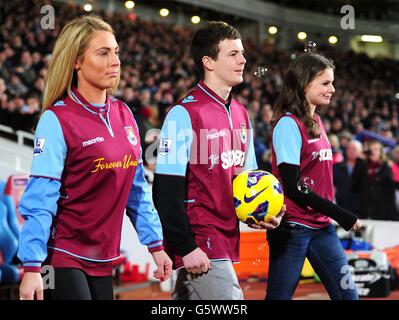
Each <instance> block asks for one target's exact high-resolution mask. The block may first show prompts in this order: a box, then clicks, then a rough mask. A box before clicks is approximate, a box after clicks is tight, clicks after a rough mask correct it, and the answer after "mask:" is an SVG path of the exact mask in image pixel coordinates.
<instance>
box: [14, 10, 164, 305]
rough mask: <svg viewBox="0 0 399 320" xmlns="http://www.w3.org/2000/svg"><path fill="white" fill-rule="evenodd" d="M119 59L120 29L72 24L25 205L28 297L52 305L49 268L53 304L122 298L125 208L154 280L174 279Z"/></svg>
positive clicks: (49, 85)
mask: <svg viewBox="0 0 399 320" xmlns="http://www.w3.org/2000/svg"><path fill="white" fill-rule="evenodd" d="M118 55H119V47H118V44H117V42H116V39H115V36H114V32H113V30H112V28H111V26H110V25H109V24H107V23H106V22H104V21H103V20H101V19H100V18H98V17H94V16H85V17H81V18H77V19H74V20H72V21H71V22H69V23H68V24H67V25H66V26H65V27H64V28H63V30H62V31H61V33H60V35H59V37H58V40H57V42H56V44H55V47H54V51H53V55H52V60H51V63H50V66H49V69H48V75H47V79H46V86H45V90H44V95H43V103H42V110H43V113H42V116H41V118H40V121H39V123H38V126H37V130H36V137H35V147H34V155H33V162H32V170H31V179H30V181H29V184H28V186H27V188H26V191H25V193H24V195H23V197H22V199H21V202H20V207H19V209H20V212H21V214H22V216H23V217H24V218H25V220H26V221H25V224H24V227H23V230H22V232H21V235H20V248H19V252H18V257H19V259H20V260H21V261H22V262H23V264H24V277H23V280H22V283H21V287H20V298H21V299H24V300H29V299H34V298H36V299H43V282H42V278H41V274H40V270H41V266H42V265H51V266H52V267H54V270H55V289H52V290H46V291H45V296H46V299H47V298H49V299H84V300H87V299H112V298H113V285H112V261H113V260H115V259H117V258H118V256H119V246H120V240H121V227H122V219H123V212H124V210H125V208H126V212H127V215H128V216H129V218H130V220H131V221H132V223H133V225H134V227H135V229H136V230H137V232H138V235H139V238H140V241H141V242H142V243H143V244H144V245H147V246H148V249H149V251H150V252H151V254H152V256H153V259H154V261H155V263H156V265H157V270H156V271H155V272H154V276H155V277H157V278H159V279H161V280H165V279H167V278H169V276H170V274H171V260H170V259H169V257H168V256H167V254H166V253H165V252H164V250H163V237H162V229H161V224H160V220H159V217H158V214H157V211H156V210H155V209H154V207H153V205H152V202H151V197H150V195H149V192H148V189H147V183H146V181H145V178H144V171H143V164H142V160H141V150H140V141H139V132H138V129H137V125H136V122H135V120H134V118H133V115H132V113H131V111H130V110H129V108H128V107H127V106H126V105H125V104H124V103H123V102H121V101H119V100H117V99H115V98H113V97H112V95H111V93H112V92H113V90H115V89H116V87H117V85H118V82H119V76H120V60H119V57H118Z"/></svg>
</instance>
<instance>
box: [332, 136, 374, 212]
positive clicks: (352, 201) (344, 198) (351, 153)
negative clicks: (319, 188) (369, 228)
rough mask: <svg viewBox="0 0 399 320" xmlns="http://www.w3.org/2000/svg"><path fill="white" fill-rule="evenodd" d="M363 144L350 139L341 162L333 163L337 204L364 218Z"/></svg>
mask: <svg viewBox="0 0 399 320" xmlns="http://www.w3.org/2000/svg"><path fill="white" fill-rule="evenodd" d="M363 157H364V155H363V145H362V144H361V143H360V142H359V141H357V140H351V141H350V142H349V143H348V146H347V150H346V158H345V160H344V161H343V162H340V163H336V164H334V167H333V172H334V186H335V190H336V193H335V200H336V202H337V204H338V205H339V206H341V207H343V208H344V209H347V210H348V211H351V212H353V213H355V214H356V215H357V216H358V218H366V217H367V212H366V209H367V208H366V198H367V196H366V192H367V184H368V181H367V176H366V175H365V174H363V173H364V172H365V165H366V164H365V162H364V160H363Z"/></svg>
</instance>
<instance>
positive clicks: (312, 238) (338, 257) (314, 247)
mask: <svg viewBox="0 0 399 320" xmlns="http://www.w3.org/2000/svg"><path fill="white" fill-rule="evenodd" d="M267 240H268V242H269V248H270V257H269V275H268V286H267V294H266V299H267V300H289V299H292V296H293V295H294V292H295V289H296V287H297V284H298V282H299V279H300V276H301V271H302V267H303V264H304V261H305V258H306V257H307V258H308V259H309V262H310V264H311V265H312V267H313V269H314V270H315V272H316V274H317V275H318V276H319V278H320V280H321V281H322V282H323V284H324V286H325V288H326V290H327V292H328V294H329V295H330V298H331V299H333V300H357V299H358V298H359V297H358V294H357V290H356V286H355V284H354V282H353V279H352V276H351V273H350V269H349V267H348V261H347V259H346V256H345V253H344V251H343V248H342V245H341V242H340V240H339V238H338V236H337V233H336V231H335V228H334V226H333V225H329V226H328V227H326V228H322V229H310V228H307V227H304V226H301V225H297V224H292V223H287V222H284V223H282V224H281V226H280V227H278V228H276V229H274V230H272V231H267Z"/></svg>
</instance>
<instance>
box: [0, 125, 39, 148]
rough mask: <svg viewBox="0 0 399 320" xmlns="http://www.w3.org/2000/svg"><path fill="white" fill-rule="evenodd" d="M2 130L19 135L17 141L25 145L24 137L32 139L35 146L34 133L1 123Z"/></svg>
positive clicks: (0, 128)
mask: <svg viewBox="0 0 399 320" xmlns="http://www.w3.org/2000/svg"><path fill="white" fill-rule="evenodd" d="M0 132H5V133H10V134H12V135H15V136H16V137H17V143H18V144H19V145H21V146H22V145H24V138H25V139H29V140H32V146H33V140H34V139H35V136H34V135H33V134H32V133H29V132H26V131H22V130H16V131H15V130H14V129H13V128H11V127H8V126H4V125H2V124H0Z"/></svg>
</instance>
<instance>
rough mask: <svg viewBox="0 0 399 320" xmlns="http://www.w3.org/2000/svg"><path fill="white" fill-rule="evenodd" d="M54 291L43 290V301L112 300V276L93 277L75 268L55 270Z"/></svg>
mask: <svg viewBox="0 0 399 320" xmlns="http://www.w3.org/2000/svg"><path fill="white" fill-rule="evenodd" d="M54 272H55V282H54V287H55V288H54V289H45V290H44V299H45V300H112V299H113V281H112V276H107V277H94V276H90V275H88V274H86V273H85V272H83V271H82V270H80V269H76V268H55V269H54Z"/></svg>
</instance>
